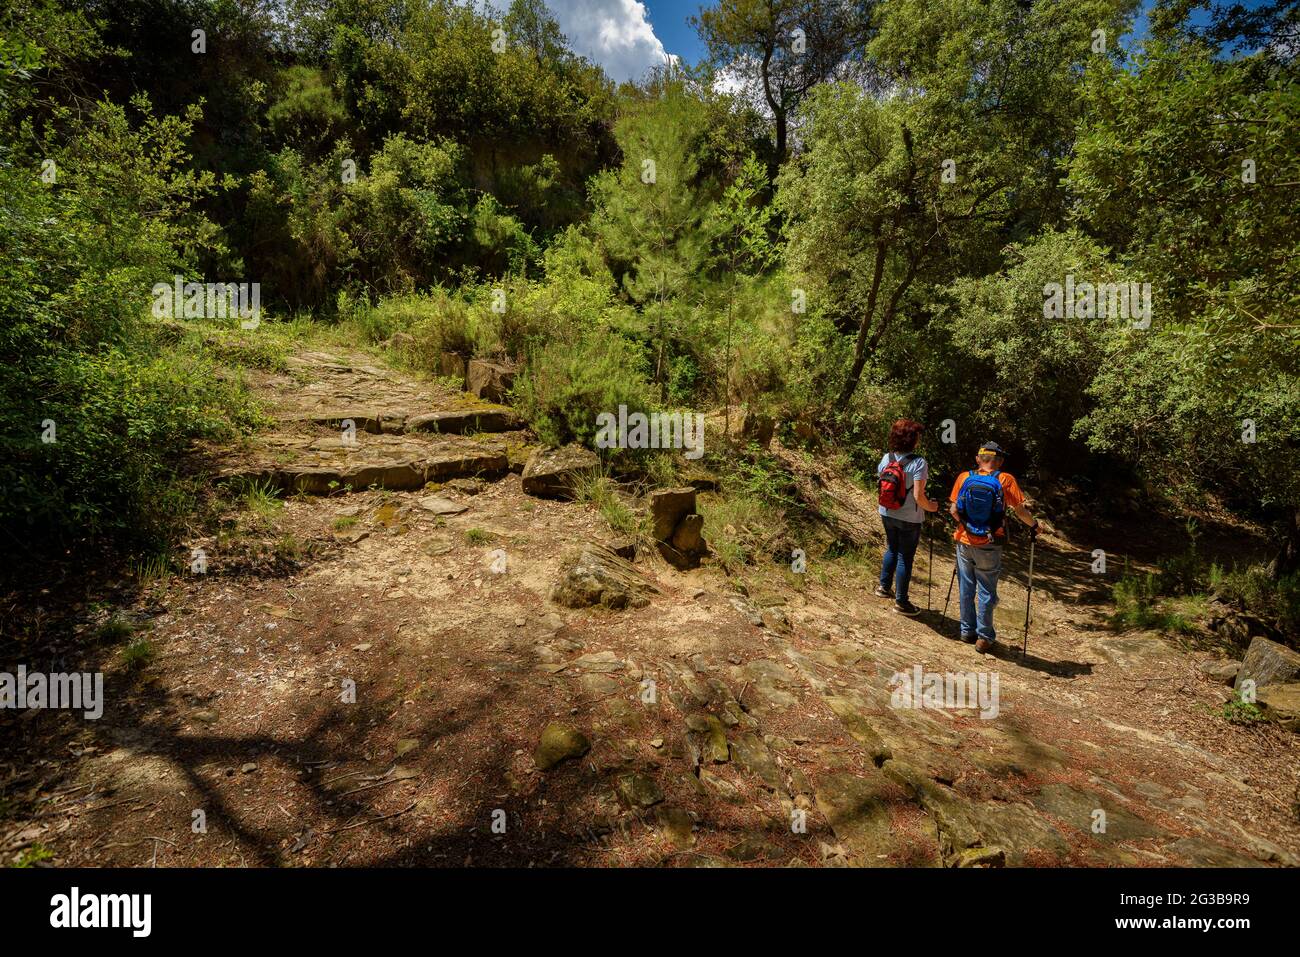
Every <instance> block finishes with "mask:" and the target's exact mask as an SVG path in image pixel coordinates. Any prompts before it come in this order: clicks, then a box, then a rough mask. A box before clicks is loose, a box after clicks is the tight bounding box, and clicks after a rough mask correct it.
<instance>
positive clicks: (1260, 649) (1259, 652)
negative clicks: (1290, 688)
mask: <svg viewBox="0 0 1300 957" xmlns="http://www.w3.org/2000/svg"><path fill="white" fill-rule="evenodd" d="M1247 679H1251V680H1253V681H1254V682H1255V687H1256V688H1257V689H1258V688H1263V687H1264V686H1265V685H1278V684H1287V683H1289V682H1292V681H1300V653H1298V652H1295V651H1292V650H1291V649H1290V648H1288V647H1287V646H1286V645H1280V644H1278V643H1277V642H1276V641H1271V640H1270V639H1268V638H1263V637H1259V638H1255V639H1254V640H1252V641H1251V643H1250V647H1249V648H1247V649H1246V657H1245V658H1243V659H1242V660H1241V670H1240V671H1238V672H1237V681H1236V685H1235V687H1236V688H1237V689H1238V690H1240V688H1241V683H1242V682H1243V681H1246V680H1247Z"/></svg>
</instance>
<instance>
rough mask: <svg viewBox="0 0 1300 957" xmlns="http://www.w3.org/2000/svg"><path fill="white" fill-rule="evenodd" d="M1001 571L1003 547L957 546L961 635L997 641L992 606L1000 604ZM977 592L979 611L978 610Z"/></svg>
mask: <svg viewBox="0 0 1300 957" xmlns="http://www.w3.org/2000/svg"><path fill="white" fill-rule="evenodd" d="M1001 572H1002V546H1001V545H985V546H983V547H981V548H974V547H972V546H970V545H962V544H958V545H957V581H958V582H959V584H960V585H961V636H962V637H963V638H965V639H968V640H969V639H970V637H971V636H972V635H974V636H975V637H977V638H985V639H987V640H988V641H997V638H998V634H997V632H996V631H994V630H993V609H994V607H995V606H996V605H997V603H998V575H999V574H1000V573H1001ZM976 593H978V597H979V610H978V615H977V613H976V600H975V599H976Z"/></svg>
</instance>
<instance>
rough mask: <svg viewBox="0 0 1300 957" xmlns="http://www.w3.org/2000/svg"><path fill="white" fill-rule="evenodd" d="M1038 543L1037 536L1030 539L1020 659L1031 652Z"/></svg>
mask: <svg viewBox="0 0 1300 957" xmlns="http://www.w3.org/2000/svg"><path fill="white" fill-rule="evenodd" d="M1036 543H1037V536H1030V538H1029V580H1028V582H1027V584H1026V586H1025V637H1024V639H1023V642H1022V644H1021V645H1020V657H1021V658H1023V657H1025V654H1026V653H1027V652H1028V651H1029V602H1030V601H1031V600H1032V599H1033V597H1034V545H1035V544H1036Z"/></svg>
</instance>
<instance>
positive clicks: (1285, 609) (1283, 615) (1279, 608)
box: [1209, 564, 1300, 638]
mask: <svg viewBox="0 0 1300 957" xmlns="http://www.w3.org/2000/svg"><path fill="white" fill-rule="evenodd" d="M1209 581H1210V588H1211V590H1212V591H1214V592H1216V593H1217V594H1218V595H1219V597H1220V598H1222V599H1223V600H1224V601H1227V602H1229V603H1231V604H1234V605H1237V606H1238V607H1239V608H1242V609H1244V610H1245V611H1248V612H1250V613H1251V614H1253V615H1258V616H1259V617H1260V618H1263V619H1265V620H1266V621H1272V622H1275V623H1276V624H1277V626H1278V628H1279V629H1280V630H1281V631H1282V632H1283V633H1285V634H1288V635H1290V636H1291V637H1292V638H1296V637H1300V573H1296V574H1291V575H1283V576H1282V577H1280V578H1275V577H1274V576H1273V572H1272V569H1271V568H1270V567H1269V566H1267V565H1250V566H1248V567H1246V568H1244V569H1241V570H1238V569H1235V568H1234V569H1233V570H1232V571H1227V570H1225V569H1224V568H1222V567H1221V566H1219V565H1217V564H1216V565H1211V566H1210V571H1209Z"/></svg>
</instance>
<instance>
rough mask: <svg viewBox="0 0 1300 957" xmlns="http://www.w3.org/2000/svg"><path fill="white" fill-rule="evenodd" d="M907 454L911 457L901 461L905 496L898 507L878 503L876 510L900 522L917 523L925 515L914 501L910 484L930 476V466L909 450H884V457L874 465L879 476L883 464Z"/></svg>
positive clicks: (914, 495)
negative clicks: (905, 483) (904, 480)
mask: <svg viewBox="0 0 1300 957" xmlns="http://www.w3.org/2000/svg"><path fill="white" fill-rule="evenodd" d="M908 455H911V456H912V457H911V458H910V459H907V461H906V462H904V463H903V474H904V475H905V476H906V481H907V498H906V499H905V500H904V501H903V504H902V505H901V506H899V507H898V508H885V506H883V505H879V506H877V507H876V510H877V511H878V512H880V514H881V515H885V516H888V517H889V518H896V519H898V520H899V521H900V522H916V523H918V524H919V523H920V522H922V521H924V519H925V516H924V515H923V514H922V512H921V506H920V505H918V504H917V503H916V494H915V493H914V492H913V491H912V486H913V485H915V484H916V483H917V482H918V481H920V482H924V481H927V480H929V478H930V466H929V465H927V464H926V462H925V459H923V458H921V456H919V455H915V454H913V453H910V452H886V453H885V454H884V457H882V458H881V460H880V464H879V465H877V466H876V475H877V476H879V475H880V473H881V472H883V471H885V466H887V465H888V464H889V463H890V462H896V461H898V460H899V459H903V458H906V457H907V456H908Z"/></svg>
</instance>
